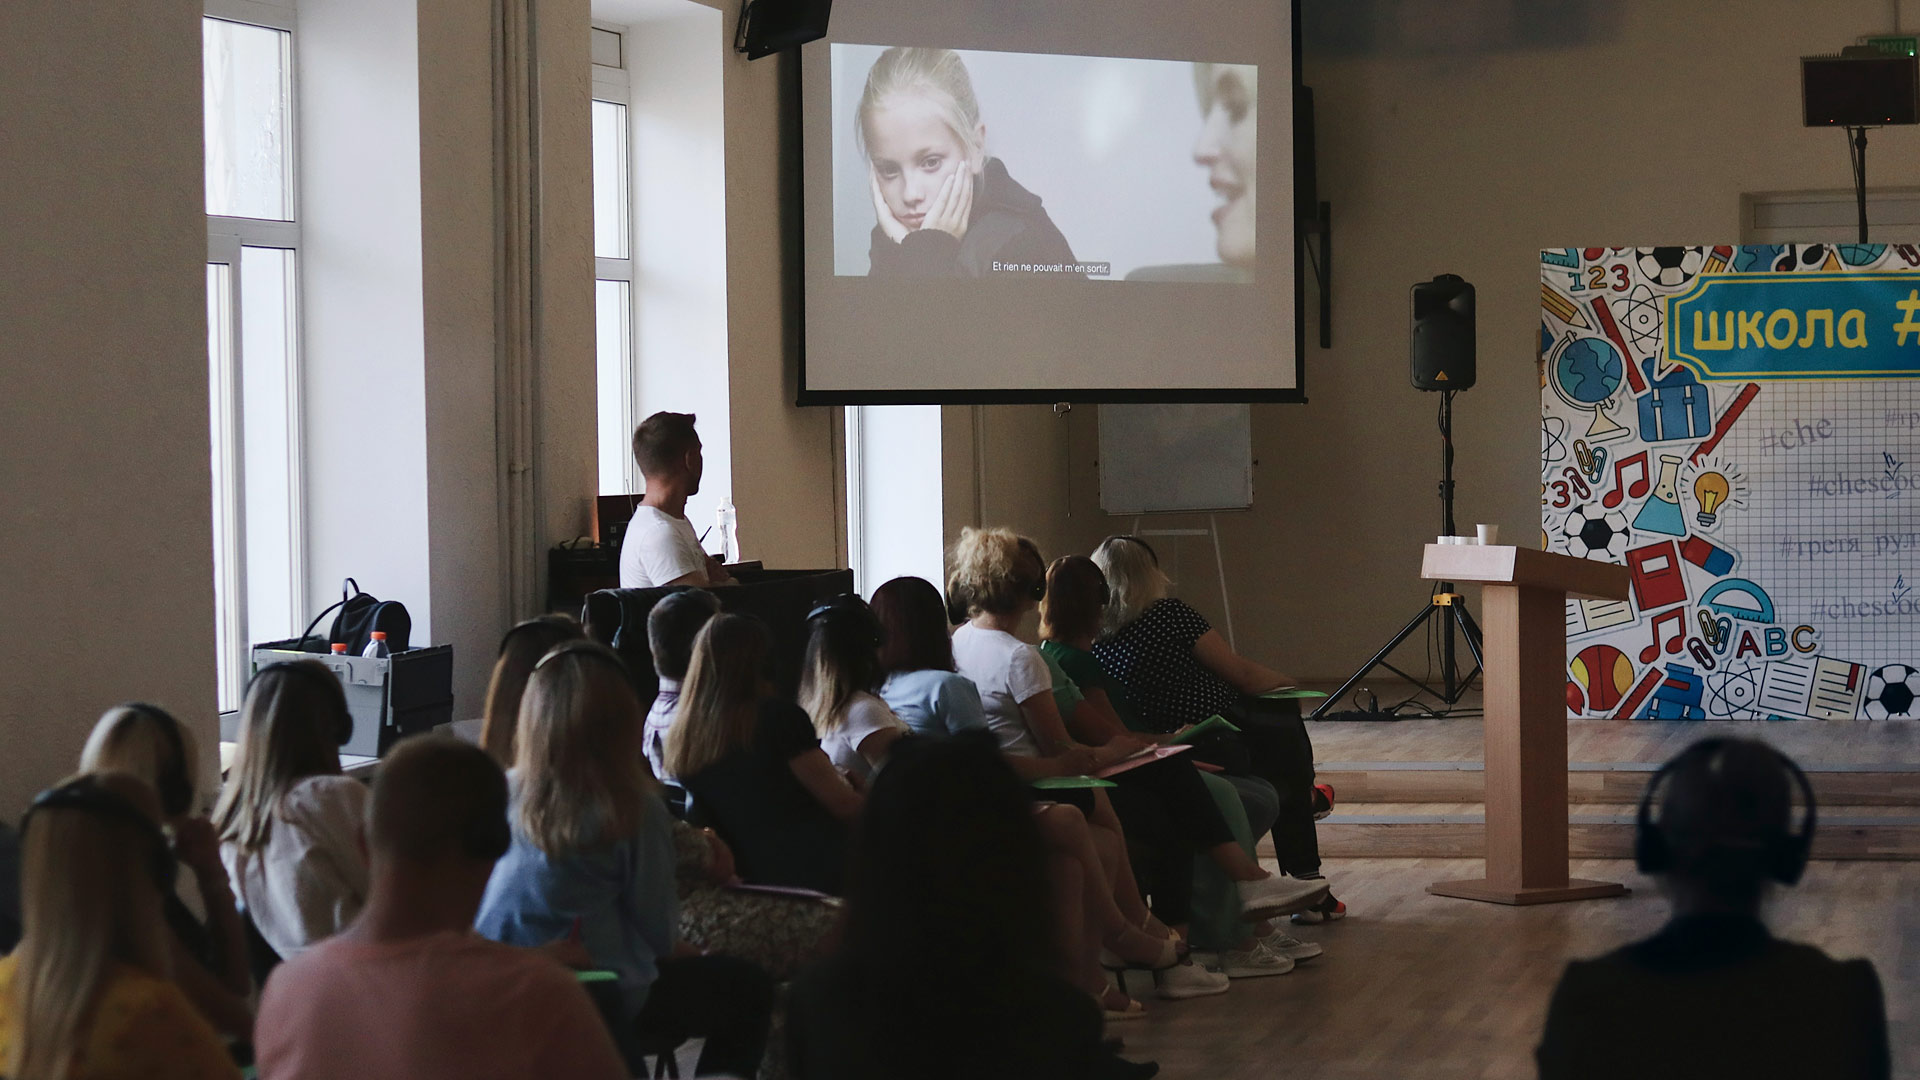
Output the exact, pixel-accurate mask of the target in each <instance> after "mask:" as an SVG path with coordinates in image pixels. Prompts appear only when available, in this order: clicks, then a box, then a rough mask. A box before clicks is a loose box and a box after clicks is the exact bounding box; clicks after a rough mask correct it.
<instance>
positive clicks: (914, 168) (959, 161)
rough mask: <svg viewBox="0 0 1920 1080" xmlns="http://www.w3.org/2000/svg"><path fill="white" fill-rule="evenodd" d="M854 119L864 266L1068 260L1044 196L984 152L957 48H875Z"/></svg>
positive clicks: (923, 271) (897, 268) (894, 269)
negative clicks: (863, 175)
mask: <svg viewBox="0 0 1920 1080" xmlns="http://www.w3.org/2000/svg"><path fill="white" fill-rule="evenodd" d="M854 119H855V125H856V126H855V135H856V137H857V142H858V145H859V147H860V150H861V152H862V153H863V154H864V155H865V156H866V159H867V166H868V169H867V182H868V186H869V189H870V190H871V193H872V196H873V213H874V218H875V220H876V224H875V225H874V227H873V241H872V244H871V246H870V248H869V250H868V258H869V261H870V264H871V265H870V269H869V271H868V272H869V273H870V274H872V275H874V276H876V277H878V276H881V275H889V274H891V275H900V276H917V277H984V276H987V275H988V274H991V273H992V272H993V264H994V263H996V262H1002V263H1005V262H1013V263H1038V264H1042V265H1048V266H1052V265H1057V264H1060V263H1071V262H1073V261H1074V258H1073V249H1072V248H1071V247H1069V246H1068V244H1067V238H1066V237H1065V236H1062V235H1061V234H1060V230H1059V228H1058V227H1056V226H1055V225H1054V223H1053V219H1052V218H1050V217H1048V216H1047V212H1046V210H1045V208H1044V207H1042V205H1041V202H1040V197H1039V196H1038V195H1035V194H1034V193H1033V192H1031V191H1028V190H1027V189H1026V188H1024V187H1021V186H1020V184H1019V183H1018V182H1016V181H1015V180H1014V179H1013V177H1012V176H1010V175H1009V174H1008V173H1007V166H1006V164H1005V163H1004V162H1002V161H1001V160H1000V159H999V158H997V157H994V156H992V155H991V154H989V153H988V151H987V125H986V122H985V121H984V120H983V119H982V118H981V116H980V103H979V101H978V100H977V99H976V98H975V96H974V92H973V79H972V77H971V76H969V75H968V73H967V66H966V63H965V62H964V61H962V60H961V59H960V54H959V53H956V52H954V51H952V50H950V49H918V48H905V47H895V48H891V49H888V50H887V51H885V52H883V53H881V54H880V57H879V59H877V60H875V61H874V62H873V67H872V68H871V69H869V70H868V72H867V82H866V86H865V87H864V88H863V89H862V91H861V93H860V102H859V104H858V105H857V106H856V107H855V117H854ZM1074 276H1078V275H1074Z"/></svg>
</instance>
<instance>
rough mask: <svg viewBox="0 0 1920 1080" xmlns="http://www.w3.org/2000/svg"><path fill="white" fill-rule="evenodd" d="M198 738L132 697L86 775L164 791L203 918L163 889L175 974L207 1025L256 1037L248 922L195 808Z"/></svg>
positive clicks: (97, 745)
mask: <svg viewBox="0 0 1920 1080" xmlns="http://www.w3.org/2000/svg"><path fill="white" fill-rule="evenodd" d="M196 761H197V758H196V755H195V753H194V741H193V735H192V733H191V732H189V731H188V730H187V729H186V727H185V726H184V725H183V724H181V723H180V721H178V720H176V719H174V717H173V714H171V713H169V712H167V711H166V710H165V709H162V708H160V707H159V706H157V705H148V704H145V703H142V702H129V703H127V704H125V705H116V706H114V707H113V708H111V709H108V710H107V711H106V713H105V714H104V715H102V716H101V717H100V722H99V723H97V724H95V725H94V726H93V733H92V734H91V735H89V736H88V737H87V745H86V747H85V748H84V749H83V750H81V751H80V771H81V772H82V773H85V774H93V773H109V772H118V773H126V774H128V775H131V776H134V777H137V778H139V779H140V780H141V782H143V783H145V784H146V785H147V786H148V787H150V788H152V789H153V790H154V791H155V792H156V793H157V794H158V796H159V803H160V813H161V816H162V824H163V825H164V827H165V831H166V833H167V834H168V837H169V839H170V840H171V844H172V851H173V854H174V857H175V858H176V859H178V860H179V861H180V862H181V863H182V864H184V865H185V866H186V867H187V869H189V870H191V871H192V872H193V881H194V886H195V892H197V893H198V895H199V898H200V906H201V908H202V909H203V910H205V912H206V919H205V920H204V921H203V920H201V919H200V918H199V917H197V916H195V915H194V913H193V912H192V910H191V909H189V908H188V906H187V905H186V904H185V903H183V902H182V901H181V899H180V896H179V894H178V892H177V891H176V889H175V886H174V883H173V882H171V881H169V882H167V884H166V887H165V889H164V890H163V891H162V894H161V904H162V912H163V914H164V915H165V917H166V920H167V927H168V929H169V931H170V933H169V935H168V946H169V948H170V950H171V952H172V954H173V978H174V982H176V983H177V984H179V986H180V989H181V991H182V992H184V993H185V994H186V995H187V998H188V1000H190V1001H192V1002H193V1004H194V1006H195V1007H196V1008H198V1009H199V1010H200V1012H201V1014H202V1015H203V1016H205V1017H206V1018H207V1022H208V1023H211V1024H212V1025H214V1027H216V1028H218V1029H219V1030H220V1031H221V1032H222V1033H223V1034H225V1035H228V1036H231V1037H233V1038H238V1039H248V1038H250V1037H251V1035H252V1031H253V1007H252V1005H251V1004H250V1003H249V1001H248V999H249V997H251V996H252V994H253V974H252V970H251V968H250V967H249V965H248V956H247V933H246V925H245V924H244V923H243V922H241V920H240V913H239V911H238V910H237V909H236V908H235V907H234V902H233V889H232V887H231V886H230V885H229V884H228V882H227V870H226V867H225V866H223V865H222V864H221V862H220V837H219V836H218V834H216V833H215V832H214V829H213V823H212V822H210V821H208V820H207V819H206V818H205V817H203V816H201V815H199V814H197V813H195V810H196V808H197V806H198V799H197V797H196V796H197V789H198V784H197V782H196V777H197V774H198V772H199V770H198V769H197V768H196V767H195V762H196Z"/></svg>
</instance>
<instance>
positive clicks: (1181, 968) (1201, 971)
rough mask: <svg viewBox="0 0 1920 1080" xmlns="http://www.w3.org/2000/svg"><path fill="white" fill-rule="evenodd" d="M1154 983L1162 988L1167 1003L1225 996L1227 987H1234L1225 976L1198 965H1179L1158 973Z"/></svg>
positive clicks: (1161, 993) (1155, 974) (1154, 977)
mask: <svg viewBox="0 0 1920 1080" xmlns="http://www.w3.org/2000/svg"><path fill="white" fill-rule="evenodd" d="M1153 981H1154V983H1155V984H1156V985H1158V986H1159V988H1160V996H1161V997H1162V998H1164V999H1166V1000H1167V1001H1185V1000H1186V999H1187V998H1197V997H1210V996H1212V995H1214V994H1224V993H1226V992H1227V987H1228V986H1230V985H1232V984H1231V982H1230V981H1229V980H1228V978H1227V976H1226V975H1225V974H1223V973H1221V972H1218V971H1212V970H1209V969H1207V968H1204V967H1201V966H1200V965H1199V964H1197V963H1193V964H1179V965H1176V966H1174V967H1170V968H1167V969H1166V970H1165V971H1156V972H1154V973H1153Z"/></svg>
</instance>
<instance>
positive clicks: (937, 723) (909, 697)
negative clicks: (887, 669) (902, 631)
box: [880, 668, 987, 735]
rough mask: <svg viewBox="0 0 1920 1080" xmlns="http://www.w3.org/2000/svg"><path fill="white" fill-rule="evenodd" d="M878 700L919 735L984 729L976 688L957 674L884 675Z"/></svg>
mask: <svg viewBox="0 0 1920 1080" xmlns="http://www.w3.org/2000/svg"><path fill="white" fill-rule="evenodd" d="M880 698H881V700H882V701H885V702H886V703H887V707H888V708H890V709H892V710H893V714H894V715H895V716H898V717H899V718H900V719H901V720H903V721H905V722H906V725H907V726H908V727H910V728H912V729H913V731H914V733H915V734H918V735H958V734H959V733H961V732H962V731H968V730H975V729H978V730H985V729H986V726H987V710H986V707H985V706H984V705H982V704H981V703H980V689H979V687H976V686H974V685H973V680H972V679H969V678H967V677H966V676H965V675H961V674H959V673H957V672H952V671H941V670H940V669H938V668H926V669H924V670H921V671H896V672H894V673H893V674H892V675H889V676H887V681H886V685H884V686H882V687H881V688H880Z"/></svg>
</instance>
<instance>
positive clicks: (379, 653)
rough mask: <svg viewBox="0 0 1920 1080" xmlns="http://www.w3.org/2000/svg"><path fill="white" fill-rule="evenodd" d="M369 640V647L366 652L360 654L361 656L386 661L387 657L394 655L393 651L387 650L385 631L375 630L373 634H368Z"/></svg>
mask: <svg viewBox="0 0 1920 1080" xmlns="http://www.w3.org/2000/svg"><path fill="white" fill-rule="evenodd" d="M367 638H368V640H367V647H366V650H365V651H364V652H362V653H361V654H360V655H361V656H371V657H374V658H376V659H380V660H385V659H386V658H387V657H389V656H392V655H393V652H392V650H390V649H388V648H387V632H386V631H385V630H375V631H374V632H373V633H371V634H368V635H367Z"/></svg>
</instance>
